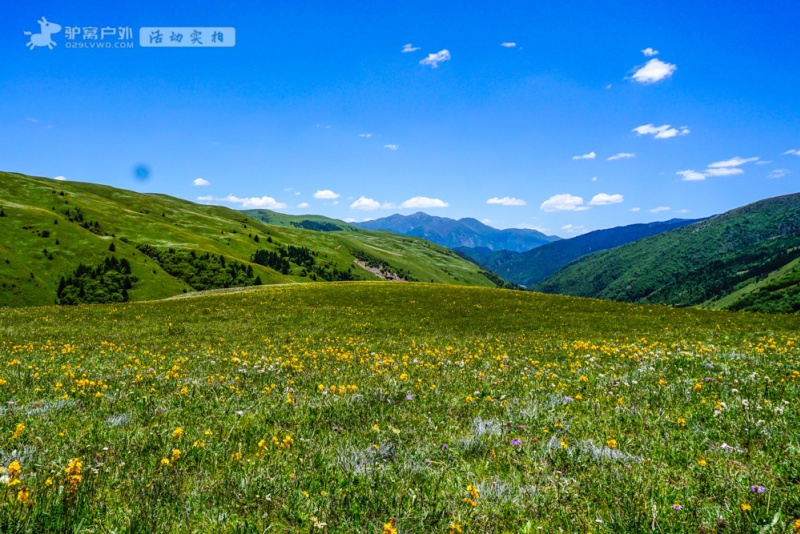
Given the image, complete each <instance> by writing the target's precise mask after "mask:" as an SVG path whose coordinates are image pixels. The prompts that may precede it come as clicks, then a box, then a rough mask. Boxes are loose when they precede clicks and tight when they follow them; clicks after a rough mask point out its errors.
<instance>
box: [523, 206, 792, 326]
mask: <svg viewBox="0 0 800 534" xmlns="http://www.w3.org/2000/svg"><path fill="white" fill-rule="evenodd" d="M533 289H535V290H537V291H544V292H547V293H561V294H565V295H576V296H583V297H596V298H602V299H609V300H620V301H627V302H641V303H657V304H671V305H674V306H702V307H709V308H725V309H733V310H750V311H767V312H789V313H797V312H799V311H800V194H792V195H785V196H780V197H775V198H770V199H766V200H762V201H759V202H755V203H753V204H749V205H747V206H744V207H741V208H737V209H734V210H731V211H729V212H726V213H723V214H722V215H717V216H715V217H711V218H709V219H706V220H703V221H700V222H697V223H694V224H691V225H689V226H685V227H683V228H679V229H676V230H672V231H669V232H664V233H661V234H658V235H654V236H651V237H646V238H644V239H641V240H639V241H635V242H633V243H629V244H627V245H622V246H620V247H617V248H613V249H610V250H605V251H601V252H598V253H596V254H590V255H588V256H584V257H582V258H580V259H578V260H576V261H575V262H573V263H571V264H569V265H566V266H564V267H563V268H562V269H561V270H559V271H558V272H557V273H555V274H554V275H553V276H550V277H549V278H547V279H545V280H543V281H541V282H539V283H538V284H535V285H534V286H533Z"/></svg>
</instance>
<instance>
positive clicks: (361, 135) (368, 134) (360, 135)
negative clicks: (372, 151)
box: [358, 133, 372, 139]
mask: <svg viewBox="0 0 800 534" xmlns="http://www.w3.org/2000/svg"><path fill="white" fill-rule="evenodd" d="M358 136H359V137H364V138H366V139H369V138H370V137H372V134H371V133H361V134H358Z"/></svg>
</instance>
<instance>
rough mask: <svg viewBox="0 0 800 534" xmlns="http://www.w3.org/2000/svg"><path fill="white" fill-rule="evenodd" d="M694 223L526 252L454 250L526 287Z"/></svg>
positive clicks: (617, 232)
mask: <svg viewBox="0 0 800 534" xmlns="http://www.w3.org/2000/svg"><path fill="white" fill-rule="evenodd" d="M694 222H697V220H689V219H671V220H669V221H663V222H653V223H647V224H631V225H628V226H619V227H616V228H608V229H606V230H595V231H594V232H589V233H586V234H583V235H579V236H577V237H573V238H570V239H562V240H559V241H554V242H552V243H547V244H545V245H542V246H541V247H536V248H535V249H533V250H529V251H527V252H522V253H516V252H512V251H508V250H498V251H494V252H493V251H491V250H489V249H487V248H474V249H469V248H466V247H461V248H458V249H456V251H457V252H459V253H461V254H462V255H464V254H466V255H467V256H469V257H471V258H473V259H475V260H476V261H477V262H478V263H479V264H480V265H482V266H484V267H486V268H487V269H490V270H491V271H493V272H495V273H497V274H498V275H500V276H502V277H503V278H505V279H506V280H508V281H509V282H513V283H515V284H522V285H525V286H529V285H532V284H535V283H537V282H540V281H542V280H544V279H545V278H547V277H548V276H550V275H552V274H554V273H555V272H556V271H558V269H559V268H561V267H562V266H563V265H566V264H567V263H569V262H571V261H573V260H576V259H578V258H580V257H581V256H585V255H586V254H591V253H593V252H599V251H601V250H606V249H609V248H613V247H618V246H620V245H624V244H626V243H631V242H633V241H636V240H638V239H642V238H644V237H647V236H651V235H655V234H660V233H662V232H666V231H668V230H673V229H675V228H681V227H682V226H686V225H688V224H692V223H694Z"/></svg>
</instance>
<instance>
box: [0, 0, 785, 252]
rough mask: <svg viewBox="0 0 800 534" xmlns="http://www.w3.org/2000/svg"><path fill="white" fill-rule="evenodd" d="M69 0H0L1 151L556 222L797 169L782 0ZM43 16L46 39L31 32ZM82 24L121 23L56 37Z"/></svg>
mask: <svg viewBox="0 0 800 534" xmlns="http://www.w3.org/2000/svg"><path fill="white" fill-rule="evenodd" d="M70 4H73V3H71V2H61V1H59V2H55V1H51V2H41V1H35V0H33V1H30V2H25V3H17V4H16V5H15V6H14V7H11V6H10V5H8V3H7V4H6V5H4V6H3V7H0V15H2V19H0V51H2V58H3V59H2V62H0V121H2V125H3V128H2V129H0V169H2V170H7V171H15V172H22V173H26V174H32V175H38V176H48V177H56V176H60V177H66V179H68V180H75V181H88V182H96V183H103V184H108V185H113V186H116V187H122V188H128V189H133V190H137V191H143V192H158V193H166V194H170V195H174V196H177V197H181V198H186V199H190V200H194V201H197V200H198V199H205V200H202V202H207V203H218V204H222V205H227V206H230V207H234V208H243V207H265V208H270V209H278V210H279V211H284V212H287V213H298V214H299V213H318V214H324V215H329V216H332V217H336V218H341V219H354V220H364V219H368V218H377V217H383V216H386V215H390V214H392V213H396V212H400V213H413V212H415V211H420V210H422V211H426V212H428V213H432V214H436V215H441V216H446V217H453V218H460V217H475V218H477V219H481V220H485V221H488V223H489V224H491V225H493V226H497V227H527V228H538V229H542V230H544V231H546V232H547V233H551V234H557V235H561V236H564V237H567V236H570V235H576V234H577V233H580V232H583V231H588V230H593V229H599V228H607V227H611V226H618V225H622V224H630V223H634V222H646V221H653V220H664V219H669V218H672V217H701V216H707V215H711V214H715V213H720V212H723V211H726V210H728V209H732V208H734V207H737V206H740V205H743V204H747V203H749V202H753V201H755V200H759V199H762V198H766V197H770V196H775V195H780V194H786V193H794V192H797V191H798V189H799V188H798V178H800V89H798V88H800V59H798V54H797V51H798V49H800V34H798V32H797V31H796V21H797V20H800V4H797V3H796V2H770V3H768V4H762V5H758V6H757V5H755V4H754V3H752V2H745V1H733V2H728V3H726V4H724V7H723V6H722V5H721V4H719V3H717V2H702V1H701V2H697V1H692V2H684V1H674V2H614V3H613V5H611V4H612V3H608V2H594V3H592V2H558V3H556V2H548V3H541V2H535V3H534V2H492V3H489V2H485V3H471V4H470V3H465V2H435V3H427V2H426V3H422V2H414V1H406V2H399V3H392V4H388V3H384V2H346V1H343V2H321V1H320V2H308V1H305V2H304V1H296V0H295V1H285V2H283V1H282V2H263V3H262V2H258V3H256V2H248V3H245V2H241V3H239V2H237V3H234V5H231V4H230V3H222V2H209V1H205V0H203V1H194V2H191V3H190V2H185V3H180V2H173V3H172V4H174V5H173V6H172V7H164V6H163V3H161V2H159V3H156V2H147V1H138V2H125V1H123V2H113V3H111V2H107V3H99V2H81V3H75V5H70ZM112 4H113V5H112ZM556 4H558V5H556ZM43 16H44V17H46V19H47V20H48V21H50V22H54V23H57V24H59V25H61V26H62V29H61V30H60V31H59V32H57V33H55V34H53V35H52V36H51V37H50V39H51V40H52V41H54V42H55V43H56V45H55V46H54V48H53V49H52V50H50V49H48V48H47V47H44V46H34V49H33V50H30V49H29V48H28V47H26V43H28V41H29V39H32V37H31V36H27V35H24V34H23V32H24V31H30V32H32V33H39V24H37V21H38V20H40V19H41V17H43ZM145 26H185V27H192V26H198V27H233V28H235V30H236V45H235V46H234V47H228V48H215V49H210V48H202V49H190V48H170V49H161V48H149V47H141V46H139V42H138V37H139V36H138V30H139V28H140V27H145ZM87 27H88V28H92V27H97V28H115V29H116V28H118V27H130V28H131V29H132V31H133V34H134V38H133V39H132V40H128V41H126V40H125V39H123V40H119V39H118V41H119V42H130V43H133V47H132V48H119V47H117V45H114V47H112V48H108V49H106V48H99V49H98V48H69V47H68V45H70V44H73V45H74V44H75V43H77V42H80V41H83V40H84V39H82V37H83V35H81V34H78V35H77V36H74V35H73V37H75V38H74V39H73V40H72V41H71V42H70V40H69V39H68V37H67V31H66V28H87ZM115 38H116V37H114V36H111V37H108V38H107V39H108V40H109V42H115V41H113V39H115ZM86 41H87V42H90V41H91V40H86ZM504 44H505V45H504ZM406 45H410V46H409V47H407V49H410V51H406V52H404V51H403V49H404V47H406ZM582 156H585V157H582ZM615 156H616V158H615ZM609 158H612V159H609ZM137 169H146V170H147V171H148V172H147V173H146V174H147V178H146V179H143V178H142V177H141V176H137V172H136V170H137ZM140 174H141V173H140ZM198 179H200V180H198ZM195 183H198V184H206V183H207V184H208V185H194V184H195Z"/></svg>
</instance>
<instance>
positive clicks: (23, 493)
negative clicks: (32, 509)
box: [17, 486, 31, 504]
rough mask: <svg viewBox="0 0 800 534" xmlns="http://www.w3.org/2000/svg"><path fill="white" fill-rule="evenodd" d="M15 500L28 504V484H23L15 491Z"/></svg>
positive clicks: (29, 497) (29, 500) (29, 496)
mask: <svg viewBox="0 0 800 534" xmlns="http://www.w3.org/2000/svg"><path fill="white" fill-rule="evenodd" d="M17 500H18V501H19V502H21V503H22V504H28V503H29V502H31V492H30V491H28V486H23V487H22V489H21V490H19V492H18V493H17Z"/></svg>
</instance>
